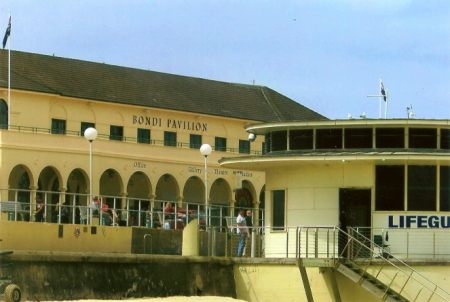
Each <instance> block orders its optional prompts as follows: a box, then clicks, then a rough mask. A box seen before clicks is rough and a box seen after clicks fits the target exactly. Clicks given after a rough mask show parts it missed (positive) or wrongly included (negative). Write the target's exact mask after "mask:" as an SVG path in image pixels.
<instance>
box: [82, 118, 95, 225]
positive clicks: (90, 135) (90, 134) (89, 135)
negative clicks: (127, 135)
mask: <svg viewBox="0 0 450 302" xmlns="http://www.w3.org/2000/svg"><path fill="white" fill-rule="evenodd" d="M97 134H98V132H97V130H96V129H95V128H92V127H89V128H87V129H86V130H84V137H85V138H86V139H87V140H88V141H89V197H90V198H89V200H88V203H87V205H86V206H90V205H91V201H92V198H93V197H92V142H93V141H94V140H95V139H96V138H97ZM89 212H90V213H89V224H92V215H93V212H92V209H90V211H89Z"/></svg>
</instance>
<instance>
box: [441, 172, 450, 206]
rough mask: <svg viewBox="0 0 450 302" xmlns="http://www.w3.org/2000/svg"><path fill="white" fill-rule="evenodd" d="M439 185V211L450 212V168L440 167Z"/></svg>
mask: <svg viewBox="0 0 450 302" xmlns="http://www.w3.org/2000/svg"><path fill="white" fill-rule="evenodd" d="M439 184H440V185H439V203H440V207H439V210H440V211H445V212H450V166H441V168H440V172H439Z"/></svg>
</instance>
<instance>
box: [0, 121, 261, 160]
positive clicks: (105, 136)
mask: <svg viewBox="0 0 450 302" xmlns="http://www.w3.org/2000/svg"><path fill="white" fill-rule="evenodd" d="M0 130H8V127H7V126H5V125H0ZM9 130H10V131H11V130H12V131H20V132H31V133H44V134H53V135H66V136H83V133H81V131H73V130H59V129H50V128H40V127H30V126H15V125H10V126H9ZM97 139H104V140H114V141H122V142H128V143H139V144H143V145H146V144H148V145H154V146H166V147H175V148H184V149H199V148H200V147H198V148H197V146H195V145H193V144H191V143H185V142H171V141H164V140H155V139H150V140H149V139H143V138H139V137H131V136H113V137H112V136H111V135H109V134H102V133H99V134H98V136H97ZM212 148H213V150H220V152H228V153H240V154H246V155H247V154H250V155H261V154H262V151H257V150H243V149H240V148H224V147H219V148H215V146H212Z"/></svg>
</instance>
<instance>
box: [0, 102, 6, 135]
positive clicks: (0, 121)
mask: <svg viewBox="0 0 450 302" xmlns="http://www.w3.org/2000/svg"><path fill="white" fill-rule="evenodd" d="M0 129H8V104H7V103H6V101H5V100H3V99H0Z"/></svg>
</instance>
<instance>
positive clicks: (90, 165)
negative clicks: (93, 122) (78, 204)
mask: <svg viewBox="0 0 450 302" xmlns="http://www.w3.org/2000/svg"><path fill="white" fill-rule="evenodd" d="M92 198H93V196H92V140H90V141H89V200H88V202H87V206H89V221H88V224H89V225H92V218H93V214H94V213H93V209H92V207H91V203H92Z"/></svg>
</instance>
